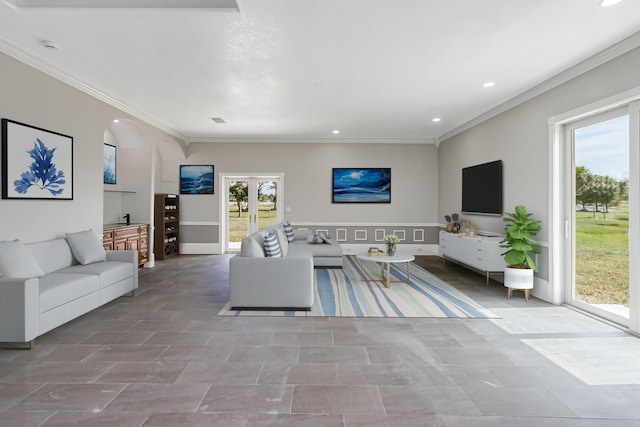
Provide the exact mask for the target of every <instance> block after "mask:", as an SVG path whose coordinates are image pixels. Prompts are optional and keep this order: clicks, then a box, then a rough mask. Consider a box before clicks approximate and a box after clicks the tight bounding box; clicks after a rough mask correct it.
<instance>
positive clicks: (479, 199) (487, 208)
mask: <svg viewBox="0 0 640 427" xmlns="http://www.w3.org/2000/svg"><path fill="white" fill-rule="evenodd" d="M462 212H464V213H468V214H483V215H502V160H496V161H495V162H489V163H483V164H481V165H475V166H469V167H466V168H463V169H462Z"/></svg>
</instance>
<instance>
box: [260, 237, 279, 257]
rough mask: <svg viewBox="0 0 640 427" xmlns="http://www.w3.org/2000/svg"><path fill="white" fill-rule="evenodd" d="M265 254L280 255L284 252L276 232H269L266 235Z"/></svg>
mask: <svg viewBox="0 0 640 427" xmlns="http://www.w3.org/2000/svg"><path fill="white" fill-rule="evenodd" d="M264 255H265V256H266V257H280V256H282V252H281V251H280V244H279V243H278V238H277V237H276V235H275V234H274V233H269V234H267V235H266V236H264Z"/></svg>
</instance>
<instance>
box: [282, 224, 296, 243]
mask: <svg viewBox="0 0 640 427" xmlns="http://www.w3.org/2000/svg"><path fill="white" fill-rule="evenodd" d="M284 233H285V234H286V235H287V242H289V243H293V238H294V233H293V226H292V225H291V223H290V222H289V221H286V222H285V223H284Z"/></svg>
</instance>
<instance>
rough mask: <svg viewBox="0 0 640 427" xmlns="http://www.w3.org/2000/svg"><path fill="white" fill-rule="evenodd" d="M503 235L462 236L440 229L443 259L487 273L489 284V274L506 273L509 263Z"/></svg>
mask: <svg viewBox="0 0 640 427" xmlns="http://www.w3.org/2000/svg"><path fill="white" fill-rule="evenodd" d="M502 239H503V237H502V236H473V237H469V236H462V235H460V234H453V233H448V232H446V231H440V253H441V254H442V258H443V260H447V259H450V260H452V261H456V262H459V263H462V264H464V265H467V266H469V267H472V268H475V269H476V270H480V271H482V272H484V273H485V275H486V277H487V285H488V284H489V275H490V274H492V273H494V274H504V267H505V266H506V265H507V264H506V262H505V261H504V258H502V255H501V254H502V253H503V252H504V251H505V249H504V248H501V247H500V241H501V240H502Z"/></svg>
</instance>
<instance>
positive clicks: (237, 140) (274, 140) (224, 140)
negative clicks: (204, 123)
mask: <svg viewBox="0 0 640 427" xmlns="http://www.w3.org/2000/svg"><path fill="white" fill-rule="evenodd" d="M186 141H187V144H190V143H193V142H202V143H212V144H213V143H218V144H254V143H270V144H425V145H426V144H435V143H436V142H435V140H433V139H428V138H427V139H409V138H407V139H401V138H398V139H393V138H389V139H380V138H370V139H368V138H306V137H300V138H296V137H290V136H286V137H281V138H278V137H268V138H260V137H213V138H208V137H193V138H189V137H187V139H186Z"/></svg>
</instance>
